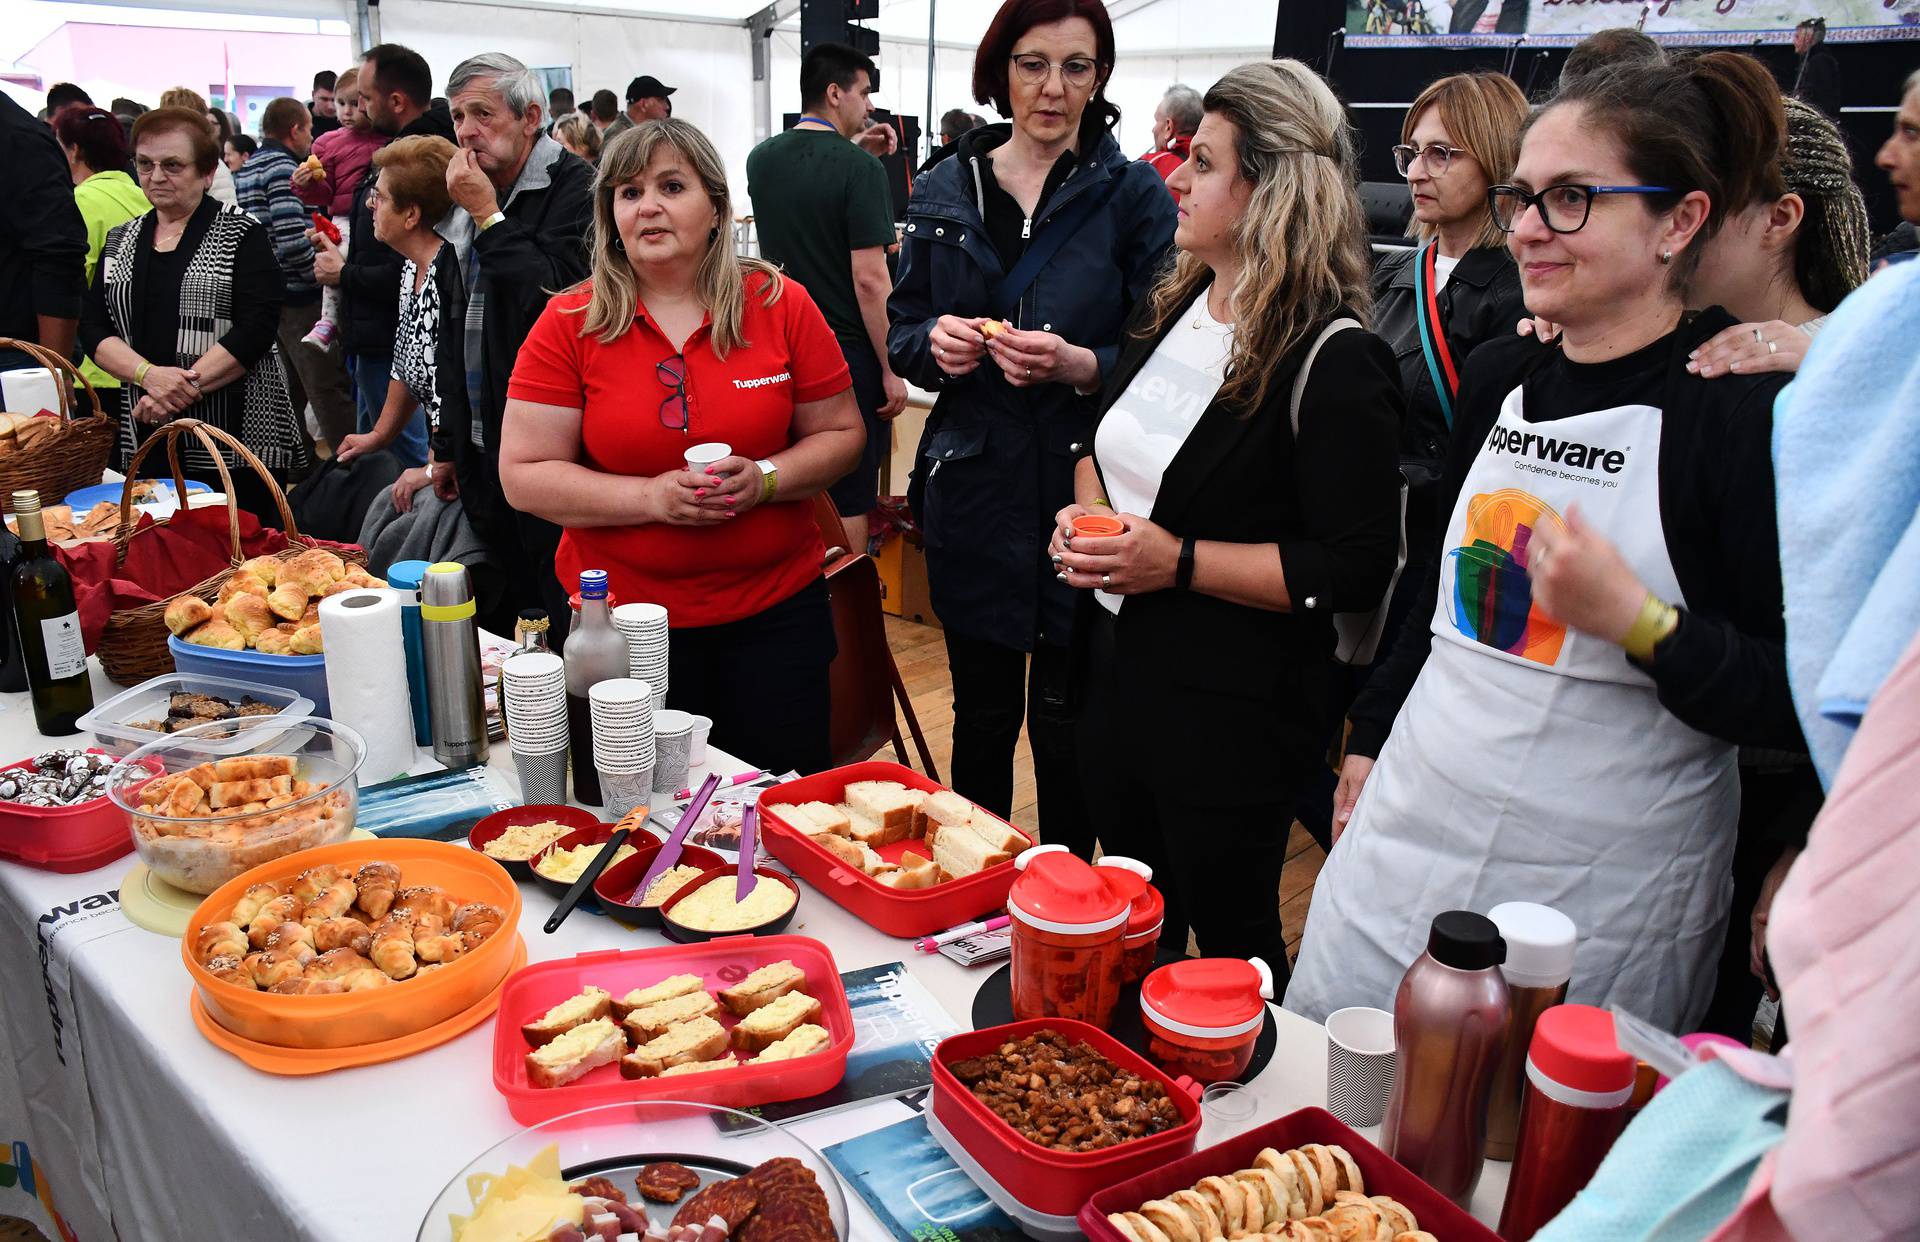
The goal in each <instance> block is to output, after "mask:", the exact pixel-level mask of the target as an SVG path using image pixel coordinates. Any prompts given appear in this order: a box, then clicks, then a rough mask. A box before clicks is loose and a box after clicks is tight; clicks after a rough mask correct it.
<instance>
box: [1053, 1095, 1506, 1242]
mask: <svg viewBox="0 0 1920 1242" xmlns="http://www.w3.org/2000/svg"><path fill="white" fill-rule="evenodd" d="M1308 1143H1337V1144H1339V1145H1340V1146H1341V1147H1344V1148H1346V1149H1347V1154H1348V1155H1350V1156H1352V1157H1353V1162H1354V1163H1355V1164H1357V1165H1359V1166H1360V1176H1361V1177H1362V1178H1364V1179H1365V1180H1366V1193H1367V1194H1369V1195H1389V1196H1391V1197H1392V1198H1394V1199H1397V1200H1399V1201H1400V1202H1401V1203H1403V1204H1405V1205H1406V1206H1407V1208H1408V1209H1409V1210H1410V1211H1411V1212H1412V1213H1413V1214H1414V1215H1415V1216H1416V1217H1418V1218H1419V1221H1420V1228H1422V1229H1424V1230H1426V1231H1427V1232H1428V1233H1431V1234H1432V1235H1434V1236H1435V1237H1437V1238H1445V1239H1446V1242H1500V1239H1499V1238H1498V1237H1497V1236H1496V1235H1495V1234H1494V1232H1493V1230H1491V1229H1489V1228H1487V1227H1486V1226H1485V1225H1483V1224H1481V1223H1480V1222H1479V1221H1477V1220H1475V1219H1474V1218H1473V1217H1472V1216H1470V1215H1468V1214H1467V1213H1466V1212H1464V1211H1462V1210H1461V1209H1459V1208H1458V1207H1455V1206H1454V1204H1453V1201H1452V1200H1450V1199H1448V1198H1447V1197H1446V1196H1445V1195H1443V1194H1441V1193H1440V1192H1439V1191H1437V1190H1435V1189H1434V1188H1433V1187H1431V1186H1429V1185H1427V1184H1426V1183H1425V1182H1423V1181H1421V1180H1420V1179H1419V1178H1418V1177H1415V1176H1414V1175H1413V1174H1412V1173H1410V1172H1408V1171H1407V1169H1406V1168H1405V1167H1404V1166H1402V1165H1400V1164H1398V1163H1396V1162H1395V1161H1394V1160H1393V1159H1392V1158H1390V1157H1389V1156H1388V1155H1387V1154H1386V1153H1385V1152H1383V1151H1381V1150H1380V1149H1379V1148H1378V1147H1375V1146H1374V1145H1373V1144H1372V1143H1369V1142H1367V1140H1366V1139H1364V1138H1361V1137H1360V1136H1359V1135H1358V1134H1356V1133H1354V1132H1353V1130H1352V1129H1351V1128H1350V1127H1348V1126H1347V1125H1345V1124H1343V1123H1342V1122H1341V1120H1340V1119H1339V1118H1338V1117H1335V1116H1334V1115H1333V1114H1332V1113H1330V1112H1328V1111H1326V1110H1325V1109H1323V1108H1303V1109H1301V1110H1300V1111H1299V1112H1297V1113H1289V1114H1287V1115H1286V1116H1285V1117H1282V1118H1280V1119H1279V1120H1278V1121H1269V1122H1268V1123H1267V1124H1266V1125H1263V1126H1261V1127H1259V1128H1258V1129H1254V1130H1249V1131H1247V1132H1246V1133H1245V1134H1241V1135H1236V1136H1235V1137H1233V1138H1230V1139H1228V1140H1227V1141H1226V1142H1224V1143H1219V1144H1216V1145H1214V1146H1212V1147H1208V1148H1205V1149H1203V1150H1201V1151H1197V1152H1194V1153H1193V1154H1192V1155H1190V1156H1188V1157H1186V1158H1185V1159H1184V1160H1175V1161H1173V1162H1172V1163H1170V1164H1165V1165H1162V1166H1160V1167H1158V1168H1152V1169H1147V1170H1143V1171H1141V1172H1140V1173H1139V1174H1138V1175H1137V1176H1134V1177H1132V1178H1130V1179H1129V1180H1127V1181H1122V1182H1116V1183H1114V1184H1111V1185H1108V1186H1107V1187H1105V1188H1104V1189H1102V1190H1100V1191H1098V1192H1097V1193H1095V1194H1094V1195H1093V1196H1092V1197H1091V1198H1089V1199H1088V1200H1087V1203H1086V1206H1085V1207H1083V1208H1081V1209H1080V1228H1081V1230H1082V1231H1083V1232H1084V1233H1085V1234H1086V1235H1087V1237H1088V1238H1090V1239H1093V1242H1127V1240H1126V1238H1125V1237H1124V1235H1122V1234H1121V1232H1120V1231H1119V1230H1118V1229H1115V1228H1114V1227H1113V1226H1112V1225H1111V1224H1108V1223H1107V1215H1108V1213H1111V1212H1133V1211H1138V1210H1139V1208H1140V1205H1141V1204H1142V1203H1145V1202H1147V1201H1148V1200H1151V1199H1164V1198H1165V1197H1166V1196H1168V1195H1170V1194H1172V1193H1173V1192H1174V1191H1176V1190H1185V1189H1187V1188H1189V1187H1191V1186H1192V1185H1193V1184H1194V1183H1195V1182H1197V1181H1199V1180H1200V1179H1201V1178H1203V1177H1215V1176H1225V1175H1226V1174H1229V1173H1234V1172H1237V1171H1239V1170H1241V1169H1248V1168H1252V1167H1253V1159H1254V1157H1255V1156H1257V1155H1259V1154H1260V1151H1261V1149H1262V1148H1265V1147H1271V1148H1273V1149H1275V1150H1276V1151H1288V1150H1290V1149H1292V1148H1295V1147H1302V1146H1305V1145H1306V1144H1308Z"/></svg>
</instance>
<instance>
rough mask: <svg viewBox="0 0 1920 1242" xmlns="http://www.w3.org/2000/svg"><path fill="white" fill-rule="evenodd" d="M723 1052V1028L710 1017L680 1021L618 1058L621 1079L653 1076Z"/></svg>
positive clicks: (718, 1055)
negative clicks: (678, 1023)
mask: <svg viewBox="0 0 1920 1242" xmlns="http://www.w3.org/2000/svg"><path fill="white" fill-rule="evenodd" d="M726 1051H727V1028H726V1027H724V1026H721V1025H720V1024H719V1023H718V1022H716V1021H714V1020H713V1019H712V1018H695V1019H694V1020H693V1021H691V1022H682V1023H681V1024H680V1025H678V1026H676V1027H672V1028H670V1029H669V1030H666V1031H664V1032H662V1033H661V1034H659V1035H657V1036H655V1037H654V1038H652V1039H650V1040H648V1041H647V1042H646V1043H644V1044H641V1045H640V1046H639V1047H638V1048H635V1049H634V1050H633V1051H632V1052H629V1053H628V1054H627V1055H626V1056H624V1057H621V1058H620V1073H621V1076H622V1077H625V1078H653V1077H656V1076H658V1075H659V1074H660V1073H662V1072H663V1071H665V1070H668V1069H671V1068H673V1067H674V1066H676V1065H685V1064H686V1063H687V1062H689V1061H713V1060H717V1059H718V1058H720V1057H721V1056H723V1055H725V1053H726Z"/></svg>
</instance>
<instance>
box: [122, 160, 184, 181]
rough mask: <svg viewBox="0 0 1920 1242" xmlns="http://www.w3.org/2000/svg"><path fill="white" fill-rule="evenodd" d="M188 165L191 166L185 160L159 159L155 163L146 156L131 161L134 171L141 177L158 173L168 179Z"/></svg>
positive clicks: (177, 174) (180, 172)
mask: <svg viewBox="0 0 1920 1242" xmlns="http://www.w3.org/2000/svg"><path fill="white" fill-rule="evenodd" d="M190 167H192V165H190V164H188V163H187V162H186V161H185V160H161V161H160V162H159V163H157V164H156V163H154V162H153V161H152V160H150V159H146V158H139V159H136V160H134V161H133V168H134V171H135V172H137V173H139V174H140V175H141V176H142V177H151V176H154V175H156V174H158V175H160V176H164V177H166V178H167V179H168V180H172V179H173V178H175V177H178V176H180V175H181V174H182V173H184V172H186V171H187V169H188V168H190Z"/></svg>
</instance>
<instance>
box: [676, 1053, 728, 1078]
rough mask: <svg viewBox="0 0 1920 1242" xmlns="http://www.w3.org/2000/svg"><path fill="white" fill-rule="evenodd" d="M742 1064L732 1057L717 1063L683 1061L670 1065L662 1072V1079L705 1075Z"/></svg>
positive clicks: (724, 1058) (723, 1058) (722, 1058)
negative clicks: (683, 1075) (684, 1075)
mask: <svg viewBox="0 0 1920 1242" xmlns="http://www.w3.org/2000/svg"><path fill="white" fill-rule="evenodd" d="M739 1064H740V1062H738V1061H736V1060H734V1059H733V1058H732V1057H721V1058H720V1059H719V1060H717V1061H682V1062H681V1063H680V1064H678V1065H669V1066H667V1068H665V1069H663V1070H661V1071H660V1077H662V1078H674V1077H677V1076H679V1075H681V1074H705V1073H709V1072H710V1071H713V1070H729V1069H733V1068H734V1067H736V1066H738V1065H739Z"/></svg>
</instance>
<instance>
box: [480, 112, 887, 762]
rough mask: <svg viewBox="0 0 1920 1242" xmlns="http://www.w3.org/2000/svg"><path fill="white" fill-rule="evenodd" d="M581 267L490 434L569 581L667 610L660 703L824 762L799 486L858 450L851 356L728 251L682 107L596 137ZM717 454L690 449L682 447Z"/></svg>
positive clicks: (845, 466) (802, 303) (818, 608)
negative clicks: (669, 638)
mask: <svg viewBox="0 0 1920 1242" xmlns="http://www.w3.org/2000/svg"><path fill="white" fill-rule="evenodd" d="M593 199H594V230H593V255H592V262H593V270H592V274H591V275H590V276H589V277H588V278H587V279H586V280H585V281H583V282H581V283H580V284H578V285H576V286H574V287H573V288H571V289H567V290H565V291H563V292H561V293H559V294H557V295H556V296H555V297H554V298H553V300H552V301H551V302H549V303H548V304H547V309H546V311H545V313H544V314H542V315H541V317H540V319H539V321H538V322H537V323H536V324H535V325H534V328H533V331H532V332H531V333H530V334H529V335H528V337H527V340H526V343H525V344H524V345H522V346H521V348H520V354H519V358H518V361H517V362H516V363H515V366H514V371H513V379H512V382H511V383H510V384H509V385H508V387H507V397H508V400H507V408H506V416H505V424H504V428H503V432H502V438H501V448H500V481H501V484H502V486H503V488H504V490H505V492H506V496H507V499H508V501H510V502H511V503H512V504H513V506H514V507H515V508H516V509H520V510H522V511H525V512H528V513H534V514H537V515H539V516H540V517H543V518H546V519H547V520H549V521H551V522H555V523H558V524H559V525H560V526H561V527H563V528H564V530H565V534H564V535H563V536H562V538H561V540H560V548H559V552H558V555H557V557H556V564H555V569H556V572H557V574H558V576H559V578H560V580H561V582H563V583H565V582H567V581H569V580H570V579H572V578H576V577H578V576H579V574H580V571H581V570H583V569H589V568H591V569H604V570H606V571H607V574H608V578H609V582H608V585H609V587H610V589H611V590H612V593H613V594H614V595H615V596H617V597H619V598H620V599H624V600H629V601H642V600H645V601H649V602H652V603H657V604H662V605H664V606H665V607H666V609H667V613H668V616H669V618H670V623H671V625H672V629H673V644H672V654H671V660H672V665H671V669H670V683H671V685H672V689H671V690H670V692H669V698H668V703H669V704H670V705H672V706H686V705H687V704H685V703H684V702H678V701H676V700H680V699H682V697H683V696H687V695H698V696H699V697H698V703H697V704H694V706H697V708H698V710H700V711H702V712H705V713H707V714H709V715H711V716H712V717H713V721H714V724H713V740H714V743H715V744H716V745H720V746H725V747H728V748H731V749H733V750H734V751H735V753H738V754H748V755H753V756H754V757H755V762H759V763H765V764H768V765H772V767H773V768H774V769H775V770H782V771H783V770H786V769H788V768H793V769H797V770H799V771H802V772H813V771H818V770H820V769H821V768H824V767H826V766H827V765H828V757H829V743H828V725H829V720H830V712H829V708H830V704H829V699H828V682H827V669H828V665H830V664H831V663H832V660H833V656H834V652H835V646H834V637H833V620H832V616H831V614H830V613H829V611H828V607H827V591H826V585H825V583H824V581H823V580H822V578H821V576H820V564H821V559H822V556H823V553H824V551H825V549H824V548H823V547H822V545H821V540H820V534H819V531H818V529H817V528H816V527H815V525H814V522H813V510H812V506H811V505H810V504H809V503H808V501H809V500H810V499H811V497H812V496H813V495H814V494H815V493H817V492H820V491H823V490H825V489H826V487H827V486H828V485H829V484H831V483H832V482H834V480H836V479H838V478H839V477H840V476H841V475H843V474H845V473H846V472H847V471H848V470H849V469H850V468H852V466H853V464H854V463H855V462H856V461H858V460H859V457H860V449H861V445H862V441H863V437H864V434H865V433H864V431H863V429H862V426H861V423H860V413H859V410H858V409H857V408H856V407H855V405H854V400H853V391H852V382H851V380H850V379H849V377H848V374H847V366H846V362H845V360H844V359H842V358H841V356H840V349H839V347H838V346H837V345H835V344H834V339H833V332H832V330H831V329H830V328H828V327H827V323H826V320H825V319H824V318H823V317H822V316H821V314H820V311H819V308H818V307H816V306H815V305H814V302H813V299H812V298H810V297H808V296H807V291H806V290H805V289H803V288H801V287H800V286H799V285H798V284H796V283H794V282H793V281H791V280H785V279H783V278H782V277H781V275H780V272H779V271H778V269H776V268H774V267H773V266H772V265H771V264H767V263H763V262H761V261H759V260H757V259H747V258H742V257H740V256H738V255H736V254H734V252H733V247H732V244H731V232H730V230H729V228H728V225H729V222H730V221H731V220H732V217H733V209H732V200H731V198H730V196H729V195H728V192H727V179H726V170H725V168H724V166H723V165H722V164H721V162H720V156H719V154H718V152H716V151H715V150H714V149H713V145H712V144H711V143H710V142H709V141H708V140H707V138H706V136H705V135H703V134H702V133H701V132H700V131H699V130H697V129H695V128H694V127H693V126H692V125H689V124H687V123H686V122H685V121H676V120H661V121H648V122H646V123H645V124H642V125H638V126H636V127H634V128H633V129H631V130H628V131H626V132H624V133H622V134H621V135H620V136H619V137H618V138H616V139H615V140H614V141H613V142H611V143H608V144H607V147H606V149H605V150H604V151H603V152H602V154H601V159H600V169H599V174H598V176H597V177H596V178H595V181H594V192H593ZM696 447H698V448H703V449H709V450H712V451H715V452H720V453H721V456H719V457H718V459H717V460H710V461H709V460H706V459H702V458H699V455H697V454H696V455H693V456H694V457H695V458H696V459H698V460H699V464H698V465H694V464H692V463H691V462H690V460H689V455H690V450H692V449H694V448H696Z"/></svg>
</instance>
